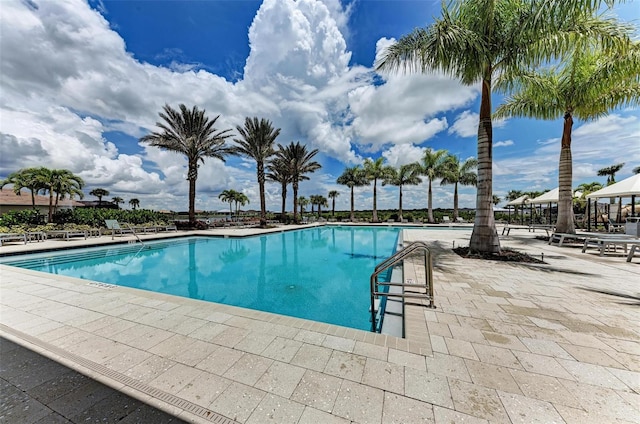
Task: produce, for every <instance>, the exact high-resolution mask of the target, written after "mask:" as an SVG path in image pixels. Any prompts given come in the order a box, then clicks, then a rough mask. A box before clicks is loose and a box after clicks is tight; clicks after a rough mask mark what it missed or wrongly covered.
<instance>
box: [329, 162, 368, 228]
mask: <svg viewBox="0 0 640 424" xmlns="http://www.w3.org/2000/svg"><path fill="white" fill-rule="evenodd" d="M336 182H337V183H338V184H341V185H346V186H347V187H349V189H350V190H351V214H350V215H349V220H350V221H353V219H354V206H355V205H354V197H353V191H354V188H355V187H362V186H366V185H368V184H369V180H367V177H366V176H365V174H364V169H362V168H361V167H360V166H358V165H356V166H352V167H350V168H345V170H344V171H342V175H340V176H339V177H338V179H337V180H336Z"/></svg>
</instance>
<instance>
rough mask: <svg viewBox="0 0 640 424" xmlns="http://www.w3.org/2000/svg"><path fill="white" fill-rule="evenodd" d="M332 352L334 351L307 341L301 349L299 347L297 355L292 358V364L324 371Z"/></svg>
mask: <svg viewBox="0 0 640 424" xmlns="http://www.w3.org/2000/svg"><path fill="white" fill-rule="evenodd" d="M332 353H333V351H332V350H331V349H327V348H326V347H321V346H315V345H312V344H306V343H305V344H303V345H302V346H301V347H300V349H298V352H296V355H295V356H294V357H293V358H292V359H291V364H292V365H298V366H301V367H303V368H308V369H312V370H315V371H324V369H325V367H326V366H327V363H328V362H329V358H331V354H332Z"/></svg>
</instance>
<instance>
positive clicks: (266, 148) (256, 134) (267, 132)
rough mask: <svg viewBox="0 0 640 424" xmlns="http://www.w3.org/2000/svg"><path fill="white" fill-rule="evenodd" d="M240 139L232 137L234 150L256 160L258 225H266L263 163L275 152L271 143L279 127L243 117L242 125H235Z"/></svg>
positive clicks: (266, 121) (277, 133) (273, 141)
mask: <svg viewBox="0 0 640 424" xmlns="http://www.w3.org/2000/svg"><path fill="white" fill-rule="evenodd" d="M236 130H237V131H238V133H239V134H240V137H242V138H241V139H237V138H236V139H234V140H233V141H235V142H236V144H237V145H236V146H235V147H234V152H235V153H236V154H239V155H241V156H245V157H248V158H250V159H253V160H255V161H256V174H257V179H258V186H259V190H260V227H262V228H265V227H266V226H267V204H266V201H265V196H264V183H265V180H266V176H265V172H264V168H265V163H266V162H267V161H268V160H269V158H270V157H271V156H273V155H274V154H275V151H274V149H273V145H274V143H275V141H276V138H277V137H278V135H279V134H280V128H277V129H274V128H273V126H272V125H271V121H269V120H267V119H264V118H262V119H260V120H258V118H256V117H254V118H253V119H251V118H248V117H247V118H245V120H244V127H241V126H239V125H237V126H236Z"/></svg>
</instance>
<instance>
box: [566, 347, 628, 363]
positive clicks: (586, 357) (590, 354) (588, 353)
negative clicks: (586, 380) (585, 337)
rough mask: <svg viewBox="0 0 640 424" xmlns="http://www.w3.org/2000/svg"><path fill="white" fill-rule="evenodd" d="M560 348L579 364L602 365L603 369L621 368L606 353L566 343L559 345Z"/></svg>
mask: <svg viewBox="0 0 640 424" xmlns="http://www.w3.org/2000/svg"><path fill="white" fill-rule="evenodd" d="M560 346H561V347H562V348H563V349H564V350H566V351H567V352H569V353H570V354H571V356H573V357H574V358H575V359H576V360H578V361H579V362H587V363H589V364H594V365H602V366H604V367H616V368H622V364H620V362H618V361H616V360H615V359H613V358H612V357H611V356H609V355H607V352H606V351H603V350H600V349H594V348H592V347H584V346H576V345H571V344H567V343H560Z"/></svg>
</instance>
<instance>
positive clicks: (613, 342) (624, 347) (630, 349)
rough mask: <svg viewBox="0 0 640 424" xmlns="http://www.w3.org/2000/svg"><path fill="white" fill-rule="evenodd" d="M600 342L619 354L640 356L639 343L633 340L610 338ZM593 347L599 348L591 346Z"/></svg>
mask: <svg viewBox="0 0 640 424" xmlns="http://www.w3.org/2000/svg"><path fill="white" fill-rule="evenodd" d="M563 336H564V335H563ZM564 337H566V336H564ZM600 340H602V342H604V343H606V345H607V346H610V347H612V348H613V349H615V350H617V351H618V352H623V353H629V354H631V355H640V343H639V342H636V341H632V340H619V339H609V338H601V339H600ZM585 346H586V345H585ZM591 347H597V346H593V345H591Z"/></svg>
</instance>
